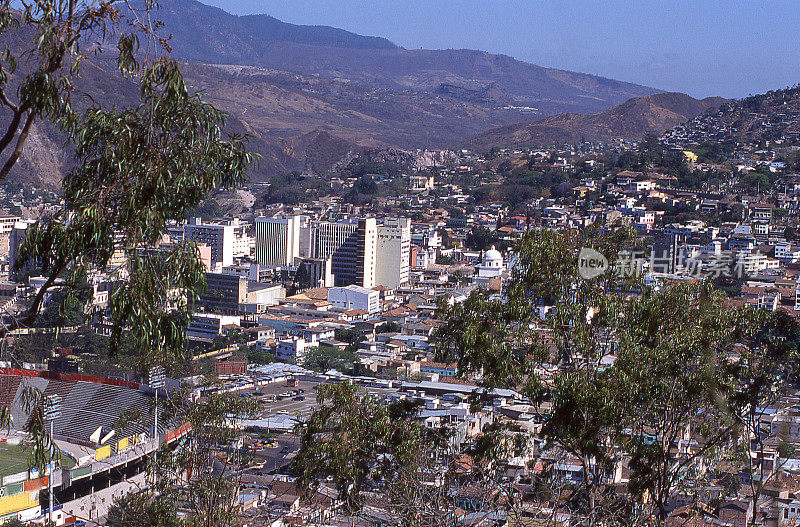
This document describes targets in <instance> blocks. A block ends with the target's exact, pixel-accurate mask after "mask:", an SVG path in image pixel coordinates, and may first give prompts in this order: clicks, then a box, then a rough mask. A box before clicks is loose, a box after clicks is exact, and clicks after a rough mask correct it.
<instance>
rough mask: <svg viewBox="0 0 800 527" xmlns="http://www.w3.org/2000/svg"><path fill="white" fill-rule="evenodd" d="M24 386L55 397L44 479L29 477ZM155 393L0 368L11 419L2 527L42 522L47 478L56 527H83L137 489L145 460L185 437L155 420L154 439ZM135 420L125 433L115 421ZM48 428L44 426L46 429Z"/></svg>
mask: <svg viewBox="0 0 800 527" xmlns="http://www.w3.org/2000/svg"><path fill="white" fill-rule="evenodd" d="M26 386H31V387H34V388H37V389H38V390H40V391H41V392H42V393H43V394H44V395H45V396H48V397H49V396H53V395H57V396H60V397H61V412H60V415H59V416H57V417H56V418H55V419H54V420H53V437H54V440H55V444H56V446H57V447H58V450H59V452H60V455H59V456H57V459H56V461H55V463H53V464H54V465H55V467H53V466H52V465H51V467H50V468H48V470H47V471H46V473H45V474H40V473H39V472H38V471H37V470H36V469H30V468H29V467H30V464H29V461H28V456H29V454H30V448H29V447H27V446H26V444H25V443H26V441H25V440H26V437H27V435H26V433H25V432H24V426H25V424H26V423H27V421H28V417H29V416H28V415H27V413H26V412H25V410H24V407H23V404H22V393H23V390H24V388H25V387H26ZM153 403H154V393H153V390H152V389H151V388H150V387H148V386H147V385H145V384H140V383H135V382H129V381H124V380H120V379H110V378H103V377H95V376H90V375H81V374H69V373H60V372H52V371H33V370H19V369H9V368H0V405H2V406H9V407H10V408H11V413H12V416H13V426H12V428H11V429H10V430H3V431H2V432H0V477H2V481H1V483H2V486H0V524H2V523H3V522H4V521H5V520H7V519H10V518H18V519H20V520H23V521H34V522H35V521H37V520H40V521H42V522H44V520H45V519H46V518H47V517H48V507H49V500H48V497H49V490H48V487H49V484H50V481H49V478H50V477H51V476H52V486H53V494H54V496H55V505H54V512H53V522H54V523H55V524H56V525H67V526H69V525H81V524H82V523H83V522H85V521H87V520H97V519H99V518H102V517H104V516H105V514H106V513H107V511H108V507H109V506H110V505H111V503H112V502H113V500H114V498H115V497H117V496H120V495H122V494H124V493H126V492H129V491H130V490H131V489H133V488H138V487H139V486H140V485H143V484H144V483H145V482H144V471H145V468H146V459H147V456H148V455H149V454H150V453H152V452H153V450H155V448H156V447H157V445H159V444H164V443H165V442H166V443H172V442H174V441H175V440H176V439H178V438H180V437H181V436H183V435H184V434H185V433H186V432H187V431H188V429H189V427H188V424H185V423H181V422H164V423H162V422H161V420H159V426H158V435H157V437H156V435H155V434H154V433H153V425H152V423H153V420H152V418H151V419H150V420H149V422H150V423H151V424H150V425H149V427H148V426H144V425H142V424H141V422H148V417H147V416H151V417H152V415H153V408H154V404H153ZM130 413H139V414H140V415H142V416H144V418H143V419H136V420H133V421H134V422H132V423H130V424H126V425H125V426H124V428H123V427H122V426H121V425H120V421H121V417H123V416H125V415H129V414H130ZM48 426H49V425H48Z"/></svg>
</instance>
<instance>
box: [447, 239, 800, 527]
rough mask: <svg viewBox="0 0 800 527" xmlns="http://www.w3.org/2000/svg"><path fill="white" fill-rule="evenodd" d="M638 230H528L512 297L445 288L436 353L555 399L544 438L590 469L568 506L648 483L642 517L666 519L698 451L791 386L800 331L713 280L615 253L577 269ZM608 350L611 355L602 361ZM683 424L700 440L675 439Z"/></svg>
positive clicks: (632, 495) (749, 430) (537, 399)
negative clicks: (591, 270)
mask: <svg viewBox="0 0 800 527" xmlns="http://www.w3.org/2000/svg"><path fill="white" fill-rule="evenodd" d="M632 241H633V239H632V238H630V237H629V236H628V235H626V234H624V233H610V234H606V235H603V236H598V235H597V234H594V233H591V232H587V233H585V235H582V236H579V235H577V234H574V233H568V232H563V233H560V232H554V231H542V232H528V233H526V234H525V236H524V237H523V238H522V239H521V240H520V242H519V243H518V245H517V247H516V250H517V253H518V265H517V266H516V267H515V269H514V271H513V275H512V280H511V283H510V284H509V285H508V288H507V290H506V295H505V298H503V299H502V300H500V299H497V298H496V297H495V296H492V295H490V294H489V293H488V292H486V291H484V290H481V289H479V290H476V291H474V292H473V293H472V294H471V295H470V296H469V297H468V298H467V299H466V300H465V301H464V302H463V303H460V304H455V305H452V306H450V305H447V304H446V303H445V302H443V301H442V302H440V304H439V311H438V316H439V317H440V318H441V319H442V320H443V325H442V326H441V327H440V328H439V329H438V330H437V333H436V335H435V340H436V343H437V349H438V360H441V361H447V362H450V361H457V363H458V366H459V373H460V374H461V375H466V376H478V375H479V377H478V378H479V379H480V382H481V384H482V385H483V386H485V387H487V388H491V387H504V388H512V389H517V390H521V391H522V392H523V393H524V394H525V395H527V396H528V397H529V398H530V399H531V400H532V401H533V402H534V403H544V402H546V403H549V405H550V411H549V412H545V413H543V414H542V415H541V419H542V429H541V434H540V437H539V439H540V440H543V441H544V447H545V448H546V447H547V446H549V445H552V446H556V447H558V448H560V449H561V450H562V451H564V452H566V453H569V454H570V455H572V456H575V457H576V458H577V459H578V460H579V461H580V462H581V463H582V464H583V467H584V471H585V475H584V480H583V481H582V483H581V484H580V485H579V486H578V487H577V488H576V489H574V491H573V492H572V493H571V494H570V495H569V496H568V498H567V501H568V502H569V503H570V506H571V507H575V508H577V509H576V510H581V511H583V512H584V513H585V514H587V515H595V514H605V513H604V512H600V511H613V510H619V508H620V507H621V506H623V505H622V503H623V502H625V501H626V500H627V502H629V503H634V502H641V500H642V498H644V497H645V496H649V498H650V500H652V501H651V502H652V504H653V508H652V509H649V512H648V510H645V513H646V517H650V518H652V519H656V520H658V521H663V520H664V519H665V518H666V514H667V510H668V501H669V499H670V497H671V496H672V493H673V492H674V491H675V490H676V489H677V488H678V487H680V486H681V485H683V483H684V482H685V481H698V478H701V477H702V476H703V474H702V471H700V470H699V468H698V463H697V461H698V460H699V459H700V458H701V457H714V456H715V455H717V454H718V453H719V452H720V451H721V450H722V449H724V448H725V447H726V446H727V445H728V444H730V442H731V441H733V440H734V439H735V438H739V440H747V441H749V438H750V437H754V436H758V435H759V433H758V431H757V430H758V429H757V426H758V423H760V422H761V414H760V412H763V411H764V408H767V407H769V404H770V401H775V400H776V398H777V397H779V396H780V394H782V393H784V392H785V390H786V389H788V382H789V379H791V378H792V370H793V368H794V367H793V364H794V361H795V356H796V354H797V350H798V343H800V338H799V337H798V335H800V331H798V328H797V325H796V323H795V322H794V321H793V320H792V319H791V317H789V316H788V315H786V314H784V313H776V314H773V313H769V312H766V311H759V310H756V309H753V308H741V309H738V310H731V309H730V308H729V307H728V306H727V305H726V304H725V302H724V298H723V295H722V294H721V293H720V292H719V291H717V290H715V289H714V287H713V285H712V284H711V283H710V282H699V283H683V284H678V285H671V286H669V287H666V288H664V289H662V290H652V289H649V288H648V287H646V286H645V285H644V284H643V283H640V282H639V280H638V279H637V278H636V277H628V278H622V277H617V276H615V275H614V270H613V267H612V269H610V270H609V271H608V272H607V273H606V274H605V275H603V276H600V277H597V278H595V279H593V280H584V279H581V278H579V277H578V275H577V252H578V249H579V248H580V247H586V246H590V247H595V248H597V249H598V250H599V251H600V252H602V253H603V254H605V255H607V256H608V257H610V258H609V260H610V261H614V258H613V256H614V255H615V254H616V253H617V252H618V251H619V250H620V249H622V248H626V247H629V246H630V244H631V243H632ZM617 291H628V292H632V293H635V294H628V295H624V296H623V295H621V294H618V293H617ZM545 306H546V307H547V308H548V309H549V311H548V314H547V316H546V317H541V316H540V314H539V308H540V307H545ZM611 353H613V355H614V358H615V360H614V361H613V364H612V365H610V366H608V367H606V366H602V363H603V359H604V357H608V356H610V354H611ZM731 357H737V358H738V360H731ZM556 367H557V368H556ZM541 372H550V375H547V376H543V375H542V373H541ZM748 423H749V424H748ZM689 430H691V431H692V435H691V438H692V439H694V441H695V443H694V446H693V448H692V449H691V450H688V451H679V450H676V449H675V445H679V446H680V445H682V444H685V442H686V441H688V439H689V436H687V435H686V434H687V433H688V431H689ZM507 437H508V435H507V434H506V433H503V434H497V438H507ZM482 441H483V442H486V441H492V438H491V437H490V436H487V437H485V438H484V439H483V440H482ZM503 441H507V439H503ZM498 446H499V445H496V444H495V445H492V444H484V445H483V447H482V449H483V451H487V452H488V451H491V450H492V448H497V447H498ZM622 453H625V454H627V456H628V457H627V458H626V463H627V466H628V468H629V469H630V477H629V482H628V483H627V484H626V487H625V490H626V494H625V496H618V497H615V496H610V495H608V494H606V493H604V492H603V490H602V488H603V482H604V481H606V478H607V477H608V476H609V475H610V474H611V473H612V472H613V470H614V467H615V466H616V465H617V464H618V463H619V462H621V461H622V458H621V457H620V455H622ZM620 499H621V500H623V502H620V501H619V500H620ZM623 508H624V507H623ZM637 521H638V520H637Z"/></svg>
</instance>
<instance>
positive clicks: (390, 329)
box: [375, 320, 402, 333]
mask: <svg viewBox="0 0 800 527" xmlns="http://www.w3.org/2000/svg"><path fill="white" fill-rule="evenodd" d="M401 329H402V328H401V327H400V324H398V323H397V322H395V321H394V320H389V321H388V322H386V323H385V324H381V325H380V326H378V327H377V328H375V332H376V333H400V330H401Z"/></svg>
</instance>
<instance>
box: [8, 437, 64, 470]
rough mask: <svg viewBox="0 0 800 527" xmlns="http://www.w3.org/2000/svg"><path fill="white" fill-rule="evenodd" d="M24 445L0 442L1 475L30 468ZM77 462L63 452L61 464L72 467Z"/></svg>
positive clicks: (27, 452)
mask: <svg viewBox="0 0 800 527" xmlns="http://www.w3.org/2000/svg"><path fill="white" fill-rule="evenodd" d="M29 453H30V450H26V449H25V448H24V447H23V446H22V445H9V444H8V443H0V477H1V476H8V475H10V474H16V473H18V472H23V471H25V470H28V468H29V467H28V454H29ZM73 465H75V462H74V461H72V459H70V458H69V457H67V456H66V455H64V454H61V466H62V467H63V468H72V466H73Z"/></svg>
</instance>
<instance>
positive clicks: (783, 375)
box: [722, 307, 800, 511]
mask: <svg viewBox="0 0 800 527" xmlns="http://www.w3.org/2000/svg"><path fill="white" fill-rule="evenodd" d="M730 320H731V326H732V328H733V331H732V333H731V337H730V344H729V354H728V357H727V360H726V361H725V362H724V372H723V376H722V379H723V381H724V382H725V383H726V384H727V385H728V391H729V392H730V393H731V396H730V397H729V398H728V400H727V401H726V407H725V409H726V415H727V416H728V417H729V418H730V419H731V420H732V422H733V425H734V426H735V427H736V431H737V435H736V437H735V441H736V443H735V444H734V445H733V448H732V451H731V453H730V458H729V459H731V461H732V463H731V465H732V466H734V467H736V468H737V469H741V470H743V471H745V472H746V473H747V474H749V476H750V477H749V478H748V480H747V485H748V486H749V497H750V501H751V502H752V504H753V510H754V511H755V510H756V506H757V504H758V502H759V500H760V498H761V496H762V495H763V490H764V487H765V486H766V485H767V484H768V483H770V482H771V481H772V480H773V479H774V478H775V477H776V476H777V475H778V474H779V473H780V469H781V468H782V465H781V464H780V460H779V459H775V461H774V462H773V464H772V466H769V465H768V464H767V463H766V461H765V460H766V458H767V455H766V454H767V453H768V451H769V450H770V449H771V448H772V447H770V446H768V445H767V443H766V442H765V439H766V438H767V437H768V435H769V430H765V428H766V426H767V423H768V418H769V415H770V413H771V412H772V411H773V410H774V408H775V407H776V406H777V405H778V404H779V403H780V401H781V400H783V399H784V398H785V397H786V396H787V395H788V394H789V393H790V389H791V388H792V386H793V383H794V382H796V378H797V373H798V368H797V360H798V353H800V327H799V326H798V324H797V322H796V321H795V320H794V318H793V317H792V316H790V315H789V314H788V313H786V312H785V311H775V312H771V311H766V310H763V309H755V308H752V307H739V308H736V309H735V310H734V311H733V312H732V313H731V317H730ZM773 451H774V450H773ZM777 454H779V456H780V457H783V458H787V457H789V455H788V454H789V453H787V452H785V451H783V450H782V449H781V448H779V449H778V452H777Z"/></svg>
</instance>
